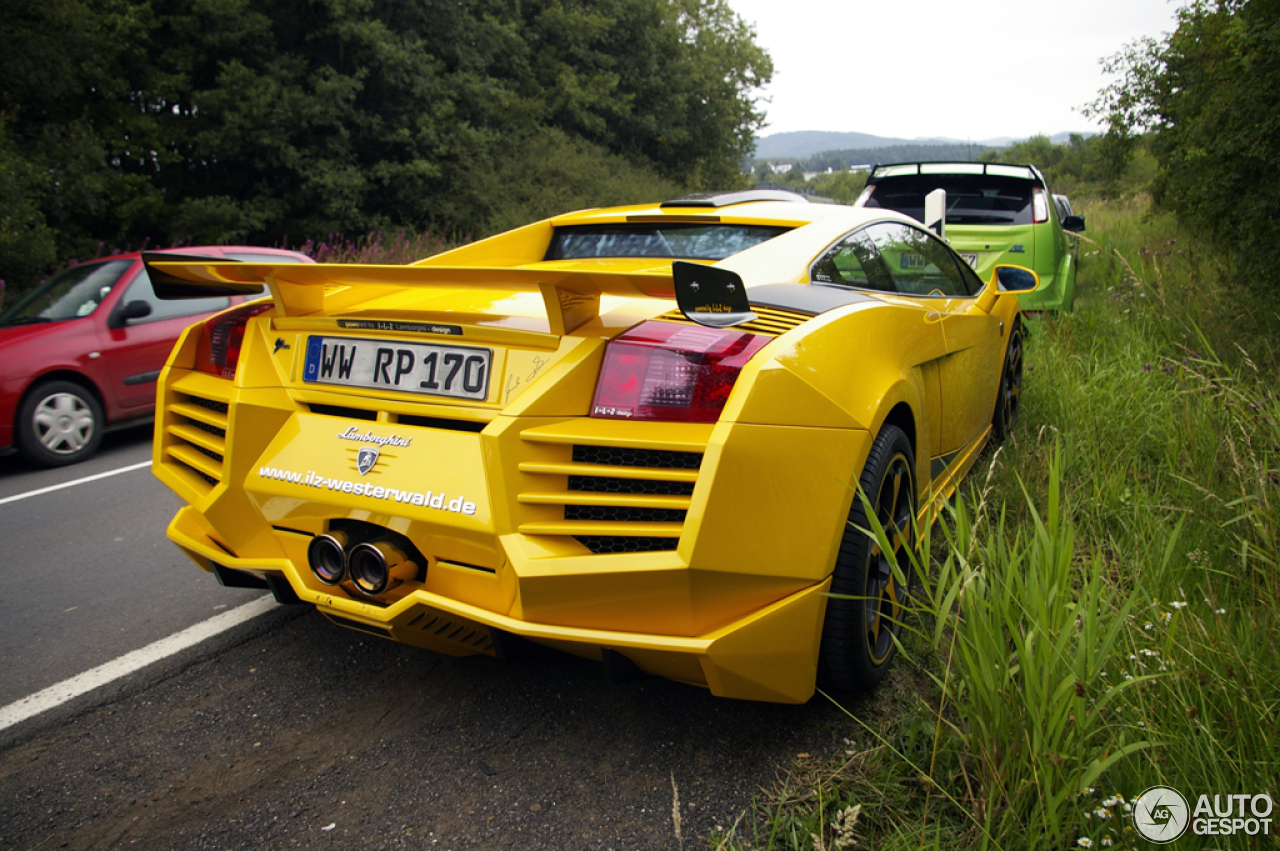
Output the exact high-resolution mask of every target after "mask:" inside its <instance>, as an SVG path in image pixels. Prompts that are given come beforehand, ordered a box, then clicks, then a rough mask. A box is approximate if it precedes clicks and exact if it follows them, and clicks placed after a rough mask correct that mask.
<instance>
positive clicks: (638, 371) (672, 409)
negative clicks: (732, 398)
mask: <svg viewBox="0 0 1280 851" xmlns="http://www.w3.org/2000/svg"><path fill="white" fill-rule="evenodd" d="M770 339H771V338H769V337H762V336H760V335H758V334H748V333H746V332H743V331H734V330H732V329H725V328H703V327H701V326H696V327H690V326H688V325H676V324H674V323H670V322H643V323H641V324H640V325H637V326H636V327H634V328H632V329H631V330H629V331H627V332H626V333H624V334H622V335H621V336H619V337H617V338H615V339H613V340H611V341H609V343H608V345H607V346H606V347H605V352H604V365H603V366H602V367H601V368H600V380H599V381H598V382H597V383H596V395H595V401H594V402H593V403H592V405H591V416H593V417H601V418H606V419H631V420H671V421H679V422H695V423H712V422H715V421H716V420H718V419H719V418H720V412H721V411H722V410H724V405H725V402H727V401H728V400H729V393H730V392H732V391H733V385H734V382H735V381H737V380H738V373H740V372H741V371H742V367H743V366H745V365H746V363H747V361H749V360H750V359H751V356H752V355H754V354H755V353H756V352H758V351H760V349H762V348H763V347H764V345H765V344H766V343H768V342H769V340H770Z"/></svg>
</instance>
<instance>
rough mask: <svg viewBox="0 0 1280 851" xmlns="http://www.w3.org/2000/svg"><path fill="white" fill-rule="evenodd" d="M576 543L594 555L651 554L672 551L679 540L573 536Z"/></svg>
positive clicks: (620, 536)
mask: <svg viewBox="0 0 1280 851" xmlns="http://www.w3.org/2000/svg"><path fill="white" fill-rule="evenodd" d="M574 538H575V539H577V541H578V543H580V544H582V545H583V546H584V547H586V548H587V549H589V550H591V552H593V553H595V554H596V555H609V554H613V553H652V552H660V551H662V550H674V549H675V548H676V545H677V544H679V543H680V539H679V538H629V537H625V536H622V535H619V536H617V537H614V536H610V535H574Z"/></svg>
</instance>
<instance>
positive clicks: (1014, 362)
mask: <svg viewBox="0 0 1280 851" xmlns="http://www.w3.org/2000/svg"><path fill="white" fill-rule="evenodd" d="M1021 405H1022V320H1021V319H1014V320H1013V330H1012V331H1010V332H1009V344H1008V345H1007V346H1005V350H1004V368H1003V369H1001V370H1000V389H999V391H998V392H997V394H996V412H995V415H994V416H993V417H992V418H991V425H992V426H993V430H994V431H995V437H996V440H1004V439H1005V438H1007V437H1008V436H1009V435H1011V434H1013V427H1014V425H1016V424H1017V422H1018V409H1019V408H1020V407H1021Z"/></svg>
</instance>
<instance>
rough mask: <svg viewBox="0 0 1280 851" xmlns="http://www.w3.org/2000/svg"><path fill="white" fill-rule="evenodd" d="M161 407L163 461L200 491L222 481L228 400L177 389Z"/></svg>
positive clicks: (202, 493)
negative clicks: (172, 398) (173, 397)
mask: <svg viewBox="0 0 1280 851" xmlns="http://www.w3.org/2000/svg"><path fill="white" fill-rule="evenodd" d="M177 399H178V401H177V402H174V403H173V404H171V405H169V406H168V407H167V408H166V409H165V411H164V417H165V432H166V434H167V435H168V436H169V438H170V440H169V441H167V442H166V445H165V461H166V462H167V463H170V464H172V465H173V466H174V469H176V470H177V471H178V472H179V473H180V475H182V477H183V478H184V479H185V480H186V481H187V483H188V484H190V485H191V486H192V487H193V488H195V490H196V491H197V492H198V493H199V494H200V495H201V496H204V495H206V494H207V493H208V492H209V491H211V490H212V489H213V488H214V486H215V485H217V484H218V483H219V482H221V481H222V468H223V459H224V456H225V455H226V452H227V403H226V402H221V401H218V400H216V399H209V398H206V397H203V396H197V395H194V394H191V393H181V392H180V393H178V394H177Z"/></svg>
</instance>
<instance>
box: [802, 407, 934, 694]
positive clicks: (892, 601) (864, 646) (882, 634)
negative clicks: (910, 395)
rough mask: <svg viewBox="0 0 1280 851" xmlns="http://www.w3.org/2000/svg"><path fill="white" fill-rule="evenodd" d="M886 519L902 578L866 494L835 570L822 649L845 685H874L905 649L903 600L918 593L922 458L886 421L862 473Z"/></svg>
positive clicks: (821, 657) (841, 687)
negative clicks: (918, 470) (870, 515)
mask: <svg viewBox="0 0 1280 851" xmlns="http://www.w3.org/2000/svg"><path fill="white" fill-rule="evenodd" d="M860 484H861V485H862V490H863V491H864V492H865V493H866V495H867V498H868V499H869V500H870V502H871V505H872V507H873V508H874V510H875V513H876V516H877V517H878V518H879V520H880V524H881V526H882V527H883V528H884V530H885V534H886V536H887V537H888V538H889V540H890V542H891V543H892V544H893V545H894V546H893V553H894V557H895V558H896V560H897V564H898V567H899V569H900V571H901V573H902V575H903V576H904V578H905V579H906V584H905V585H903V584H900V583H899V582H898V581H897V578H896V577H895V576H894V574H893V570H892V568H891V567H890V562H889V558H888V554H886V553H884V552H883V551H882V550H881V548H880V545H879V542H877V541H876V540H875V539H874V538H872V537H869V536H868V535H867V534H866V532H863V531H860V530H861V529H866V530H870V529H871V525H870V523H868V522H867V516H866V511H865V509H864V508H863V504H862V499H861V498H860V497H859V496H856V495H855V496H854V499H853V506H852V507H851V508H850V509H849V525H848V526H847V527H846V528H845V531H844V538H843V540H842V541H841V542H840V551H839V553H838V554H837V555H836V564H835V568H834V570H833V571H832V580H831V593H832V594H833V595H841V596H833V597H831V598H830V599H829V600H827V615H826V620H825V621H824V623H823V626H822V648H821V650H820V651H819V654H818V665H819V672H820V676H821V679H822V680H823V682H824V683H825V684H826V685H827V687H828V688H830V689H833V690H835V691H841V692H860V691H862V692H865V691H869V690H871V689H872V688H874V687H875V686H876V685H877V684H879V682H880V681H881V680H883V679H884V677H885V674H886V673H888V669H889V664H890V663H891V662H892V661H893V657H894V656H895V655H896V653H897V645H896V639H897V636H898V633H899V632H900V631H901V624H902V616H903V606H904V605H905V603H906V599H907V594H908V593H909V592H910V582H911V572H912V569H913V568H912V566H911V560H910V559H909V558H908V557H907V552H908V551H909V550H911V549H914V548H915V545H916V486H915V458H914V454H913V453H912V451H911V442H910V441H909V440H907V436H906V435H905V434H904V433H903V432H902V430H901V429H899V428H897V427H896V426H892V425H886V426H885V427H884V428H883V429H881V431H880V433H879V434H878V435H876V439H875V443H873V444H872V446H871V453H870V454H869V455H868V456H867V463H866V466H865V467H863V470H862V477H861V480H860Z"/></svg>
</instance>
